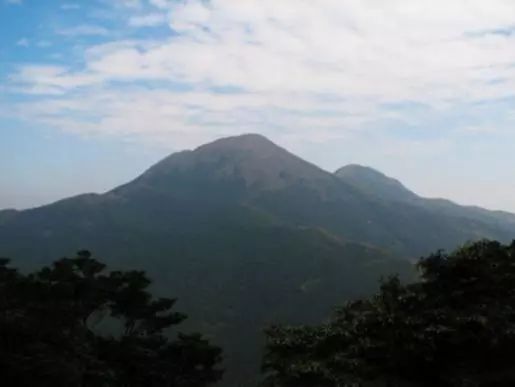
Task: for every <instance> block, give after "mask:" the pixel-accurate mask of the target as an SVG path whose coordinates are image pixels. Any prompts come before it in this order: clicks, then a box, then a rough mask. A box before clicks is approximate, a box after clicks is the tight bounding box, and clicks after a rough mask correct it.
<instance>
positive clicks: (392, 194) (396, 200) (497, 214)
mask: <svg viewBox="0 0 515 387" xmlns="http://www.w3.org/2000/svg"><path fill="white" fill-rule="evenodd" d="M335 175H336V176H337V177H339V178H340V179H341V180H342V181H343V182H345V183H347V184H349V185H351V186H353V187H354V188H355V189H357V190H359V191H360V192H362V193H363V195H365V196H367V197H369V198H374V199H375V200H378V201H381V202H383V203H385V205H390V206H404V207H407V208H411V209H412V211H424V212H425V213H426V214H427V216H437V217H440V218H441V219H442V221H444V220H445V221H446V222H447V223H448V224H453V227H454V228H455V229H462V230H463V231H464V232H465V233H468V234H469V238H470V239H478V238H481V237H483V238H485V237H487V238H492V239H496V238H497V239H502V240H505V241H508V240H511V239H513V238H515V232H514V226H515V215H514V214H511V213H508V212H503V211H489V210H485V209H483V208H480V207H475V206H461V205H458V204H456V203H453V202H452V201H450V200H445V199H429V198H424V197H421V196H418V195H417V194H415V193H414V192H412V191H410V190H409V189H407V188H406V187H405V186H404V185H402V183H400V182H399V181H398V180H395V179H393V178H391V177H388V176H386V175H384V174H382V173H381V172H379V171H376V170H374V169H372V168H369V167H364V166H360V165H348V166H345V167H343V168H340V169H339V170H337V171H336V172H335Z"/></svg>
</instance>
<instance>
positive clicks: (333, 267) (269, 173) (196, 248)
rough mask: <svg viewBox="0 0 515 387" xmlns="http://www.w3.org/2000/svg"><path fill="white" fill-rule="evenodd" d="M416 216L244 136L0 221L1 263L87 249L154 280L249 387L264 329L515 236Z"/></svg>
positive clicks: (371, 181) (431, 211) (490, 226)
mask: <svg viewBox="0 0 515 387" xmlns="http://www.w3.org/2000/svg"><path fill="white" fill-rule="evenodd" d="M399 192H402V195H401V194H399ZM423 203H426V202H425V201H424V199H421V198H418V197H417V196H416V195H415V194H412V193H410V192H409V191H408V190H407V189H406V188H404V187H403V186H402V185H401V184H400V183H398V182H396V181H394V180H392V179H390V178H387V177H386V176H384V175H381V174H379V173H377V172H375V171H373V170H369V169H361V168H357V167H347V168H344V169H343V170H340V171H339V173H337V174H332V173H329V172H326V171H324V170H322V169H320V168H318V167H317V166H315V165H313V164H310V163H308V162H306V161H304V160H302V159H300V158H299V157H297V156H295V155H293V154H291V153H289V152H288V151H286V150H285V149H283V148H281V147H279V146H277V145H275V144H274V143H272V142H271V141H269V140H268V139H266V138H264V137H262V136H259V135H243V136H238V137H230V138H224V139H221V140H218V141H215V142H213V143H210V144H206V145H203V146H201V147H199V148H197V149H195V150H192V151H184V152H179V153H175V154H172V155H171V156H169V157H167V158H165V159H164V160H162V161H161V162H159V163H157V164H156V165H154V166H152V167H151V168H150V169H148V170H147V171H146V172H145V173H143V174H142V175H141V176H139V177H137V178H136V179H135V180H133V181H131V182H129V183H127V184H125V185H123V186H120V187H117V188H115V189H113V190H112V191H109V192H107V193H104V194H84V195H80V196H77V197H72V198H69V199H65V200H61V201H59V202H56V203H53V204H50V205H48V206H43V207H39V208H34V209H30V210H25V211H8V212H0V256H9V257H11V258H13V259H14V261H15V263H16V264H17V265H19V266H22V267H24V268H31V267H34V266H39V265H42V264H47V263H49V262H51V261H52V260H54V259H56V258H58V257H61V256H63V255H66V254H72V253H73V252H75V251H76V250H78V249H82V248H88V249H90V250H92V251H93V252H94V253H96V254H97V255H99V256H100V258H101V259H103V260H104V261H106V262H107V263H108V264H109V265H110V266H111V267H115V268H122V269H123V268H131V269H132V268H141V269H144V270H146V271H148V273H149V275H150V276H151V277H153V278H154V280H155V289H154V290H155V292H156V293H159V294H166V295H168V296H174V297H177V298H178V299H179V304H178V307H179V308H180V309H182V310H183V311H185V312H186V313H188V314H189V315H190V316H191V322H190V328H191V329H199V330H201V331H202V332H208V333H209V334H210V335H212V336H213V338H214V339H215V341H216V342H218V343H220V344H221V345H223V346H224V349H225V351H226V354H227V367H228V369H229V372H228V375H227V379H226V383H227V385H228V386H237V385H245V386H248V385H249V380H250V379H251V378H252V377H253V376H255V375H257V371H258V369H259V348H260V340H261V336H260V331H261V329H262V328H263V326H264V325H266V324H268V323H271V322H291V323H294V322H313V321H318V320H320V319H321V318H323V317H324V316H326V315H327V313H328V311H329V310H330V308H331V307H332V306H333V305H334V304H338V303H341V302H342V301H344V300H345V299H349V298H353V297H356V296H360V295H366V294H369V293H370V292H372V291H373V290H375V289H376V287H377V279H378V278H379V277H380V276H382V275H388V274H391V273H400V274H401V276H402V277H403V278H412V276H413V270H412V266H411V264H410V263H409V260H412V259H414V258H417V257H418V256H419V255H420V254H426V253H429V252H431V251H433V250H435V249H438V248H442V247H443V248H453V247H455V246H457V245H458V244H461V243H464V242H466V241H467V240H470V239H478V238H483V237H491V238H495V239H501V240H506V239H510V238H512V237H513V235H515V222H512V217H513V216H512V215H510V214H497V213H492V212H489V211H486V210H481V209H476V208H465V207H459V206H458V207H455V206H454V205H452V206H451V208H450V209H448V208H447V207H448V206H449V205H447V204H445V203H443V202H437V201H434V204H432V205H429V204H423ZM446 206H447V207H446Z"/></svg>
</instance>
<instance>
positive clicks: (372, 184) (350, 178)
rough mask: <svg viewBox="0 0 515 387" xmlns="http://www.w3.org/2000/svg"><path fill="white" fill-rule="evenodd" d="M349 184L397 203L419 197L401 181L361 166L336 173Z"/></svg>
mask: <svg viewBox="0 0 515 387" xmlns="http://www.w3.org/2000/svg"><path fill="white" fill-rule="evenodd" d="M335 175H336V176H337V177H339V178H340V179H342V180H343V181H345V182H346V183H347V184H350V185H352V186H353V187H355V188H357V189H359V190H360V191H363V192H365V193H367V194H369V195H372V196H376V197H381V198H385V199H390V200H395V201H412V200H414V199H417V198H418V196H417V195H416V194H415V193H413V192H412V191H410V190H409V189H407V188H406V187H405V186H404V185H403V184H402V183H401V182H400V181H398V180H396V179H394V178H392V177H389V176H386V175H385V174H383V173H381V172H379V171H377V170H375V169H373V168H370V167H367V166H363V165H359V164H349V165H346V166H344V167H342V168H340V169H338V170H337V171H336V172H335Z"/></svg>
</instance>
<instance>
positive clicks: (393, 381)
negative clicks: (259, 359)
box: [263, 241, 515, 387]
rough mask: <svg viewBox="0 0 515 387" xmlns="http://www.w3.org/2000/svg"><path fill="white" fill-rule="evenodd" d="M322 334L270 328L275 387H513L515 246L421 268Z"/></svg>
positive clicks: (495, 246)
mask: <svg viewBox="0 0 515 387" xmlns="http://www.w3.org/2000/svg"><path fill="white" fill-rule="evenodd" d="M418 268H419V269H420V280H419V281H418V282H416V283H411V284H407V285H403V284H401V283H400V281H399V280H398V279H397V278H395V277H392V278H389V279H388V280H385V281H383V282H382V284H381V287H380V290H379V292H378V293H377V294H376V295H374V296H372V297H370V298H366V299H362V300H357V301H352V302H349V303H347V304H345V305H344V306H343V307H340V308H338V309H337V310H336V311H335V313H334V315H333V316H332V317H331V319H330V320H329V321H328V322H326V323H324V324H321V325H318V326H272V327H270V328H269V329H268V330H267V346H266V354H265V358H264V365H263V367H264V371H265V375H266V383H265V384H266V385H268V386H274V387H290V386H292V387H293V386H294V387H315V386H316V387H326V386H327V387H329V386H331V387H336V386H424V387H425V386H428V387H429V386H441V387H447V386H448V387H455V386H456V387H458V386H471V387H472V386H474V387H494V386H496V387H500V386H513V385H515V367H514V365H515V364H514V360H513V359H515V242H514V243H512V244H511V245H502V244H500V243H497V242H491V241H481V242H478V243H474V244H470V245H467V246H464V247H462V248H460V249H458V250H456V251H454V252H453V253H451V254H447V253H444V252H442V251H439V252H436V253H434V254H432V255H430V256H428V257H426V258H423V259H421V261H420V262H419V264H418Z"/></svg>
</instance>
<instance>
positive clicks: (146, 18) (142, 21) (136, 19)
mask: <svg viewBox="0 0 515 387" xmlns="http://www.w3.org/2000/svg"><path fill="white" fill-rule="evenodd" d="M162 24H166V14H163V13H149V14H146V15H138V16H132V17H131V18H130V19H129V25H130V26H132V27H155V26H159V25H162Z"/></svg>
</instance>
